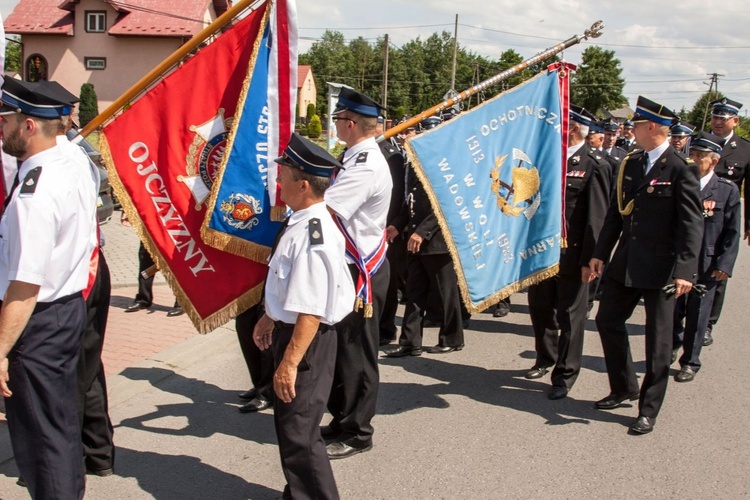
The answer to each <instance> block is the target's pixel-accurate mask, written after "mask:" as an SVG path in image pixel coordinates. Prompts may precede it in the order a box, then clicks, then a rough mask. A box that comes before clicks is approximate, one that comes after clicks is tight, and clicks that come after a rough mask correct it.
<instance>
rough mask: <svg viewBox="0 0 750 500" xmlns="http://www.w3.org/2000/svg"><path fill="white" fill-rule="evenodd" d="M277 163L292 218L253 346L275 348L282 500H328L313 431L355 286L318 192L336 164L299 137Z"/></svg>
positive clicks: (324, 459) (272, 266)
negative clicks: (283, 483) (338, 328)
mask: <svg viewBox="0 0 750 500" xmlns="http://www.w3.org/2000/svg"><path fill="white" fill-rule="evenodd" d="M276 162H277V163H279V165H280V167H279V185H280V186H281V199H282V201H283V202H284V203H285V204H286V205H287V206H288V207H289V208H291V209H292V210H293V213H292V215H291V216H289V218H288V219H287V220H286V222H285V223H284V226H283V228H282V229H281V232H280V233H279V236H278V237H277V241H276V243H274V246H273V249H272V251H271V257H270V260H269V263H268V268H269V272H268V278H267V279H266V289H265V307H266V312H265V314H264V315H263V316H262V317H261V318H260V320H258V323H257V325H256V326H255V330H254V332H253V339H254V340H255V343H256V344H257V346H258V348H260V349H261V350H265V349H268V348H269V347H272V348H273V357H274V364H275V366H276V372H275V374H274V377H273V386H274V392H275V393H276V399H275V401H274V422H275V423H276V434H277V436H278V439H279V452H280V454H281V465H282V467H283V469H284V476H285V477H286V480H287V486H286V487H285V488H284V494H283V498H320V499H334V498H338V491H337V489H336V482H335V480H334V478H333V472H332V470H331V464H330V462H329V460H328V456H327V455H326V448H325V442H324V441H323V438H322V437H321V435H320V430H319V426H320V420H321V418H322V417H323V413H324V412H325V407H326V402H327V401H328V396H329V394H330V391H331V383H332V381H333V370H334V364H335V359H336V343H337V337H336V331H335V329H334V325H335V324H336V323H338V322H339V321H341V320H342V319H343V318H344V317H345V316H346V315H348V314H349V313H350V312H351V304H352V303H353V301H354V285H353V283H352V279H351V276H350V275H349V269H348V268H347V266H346V262H345V259H344V237H343V235H342V234H341V232H340V231H339V230H338V229H337V228H336V225H335V224H334V222H333V220H332V219H331V217H330V215H329V213H328V210H327V209H326V206H325V203H324V202H323V193H324V192H325V190H326V189H327V187H328V185H329V182H330V177H331V175H332V174H333V170H334V167H340V166H341V164H340V163H339V162H337V161H336V160H335V159H333V158H332V157H331V155H329V154H328V153H327V152H326V151H325V150H324V149H323V148H321V147H319V146H317V145H315V144H313V143H312V142H310V141H308V140H306V139H303V138H302V137H300V136H299V135H297V134H293V135H292V138H291V140H290V141H289V145H288V146H287V147H286V149H285V151H284V155H283V156H282V157H281V158H277V159H276ZM272 334H273V336H272ZM272 339H273V340H272Z"/></svg>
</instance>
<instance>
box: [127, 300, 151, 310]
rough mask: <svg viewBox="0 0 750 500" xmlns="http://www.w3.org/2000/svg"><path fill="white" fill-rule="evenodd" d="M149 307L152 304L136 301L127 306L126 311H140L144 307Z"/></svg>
mask: <svg viewBox="0 0 750 500" xmlns="http://www.w3.org/2000/svg"><path fill="white" fill-rule="evenodd" d="M149 307H151V304H144V303H143V302H138V301H136V302H133V303H132V304H130V305H129V306H128V307H126V308H125V312H126V313H132V312H136V311H140V310H142V309H148V308H149Z"/></svg>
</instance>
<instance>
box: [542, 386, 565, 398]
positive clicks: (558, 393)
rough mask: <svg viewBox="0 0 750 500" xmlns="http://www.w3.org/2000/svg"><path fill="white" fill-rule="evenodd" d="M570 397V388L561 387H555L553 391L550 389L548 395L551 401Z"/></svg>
mask: <svg viewBox="0 0 750 500" xmlns="http://www.w3.org/2000/svg"><path fill="white" fill-rule="evenodd" d="M567 395H568V388H567V387H563V386H560V385H553V386H552V389H550V391H549V393H548V394H547V398H549V399H552V400H554V399H563V398H564V397H566V396H567Z"/></svg>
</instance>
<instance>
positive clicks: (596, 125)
mask: <svg viewBox="0 0 750 500" xmlns="http://www.w3.org/2000/svg"><path fill="white" fill-rule="evenodd" d="M573 106H575V105H573ZM576 107H577V106H576ZM586 113H587V115H589V116H591V121H590V123H589V133H588V135H587V136H586V144H588V145H589V147H592V148H594V149H596V150H599V151H601V150H602V146H603V145H604V122H603V121H599V120H597V119H596V116H594V115H592V114H591V113H589V112H588V111H586Z"/></svg>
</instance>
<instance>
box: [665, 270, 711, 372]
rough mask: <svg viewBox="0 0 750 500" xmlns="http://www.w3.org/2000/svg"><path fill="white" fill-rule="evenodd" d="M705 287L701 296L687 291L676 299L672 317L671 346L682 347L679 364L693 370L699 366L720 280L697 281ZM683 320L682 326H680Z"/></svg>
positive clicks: (698, 368)
mask: <svg viewBox="0 0 750 500" xmlns="http://www.w3.org/2000/svg"><path fill="white" fill-rule="evenodd" d="M699 283H700V284H701V285H704V286H705V287H706V296H705V297H703V298H701V297H698V296H697V295H695V294H694V293H689V294H688V295H687V297H686V296H685V295H683V296H681V297H680V298H679V299H677V304H676V306H675V317H674V337H673V339H672V348H673V349H679V348H680V347H681V348H682V351H683V352H682V356H680V366H689V367H690V369H692V370H693V371H694V372H697V371H698V370H700V368H701V359H700V356H701V350H702V349H703V339H704V338H705V337H706V330H708V321H709V317H710V316H711V304H712V303H713V299H714V295H715V293H716V289H717V288H718V285H719V283H721V282H720V281H699ZM683 318H684V320H685V326H684V328H680V327H681V326H682V322H683Z"/></svg>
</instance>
